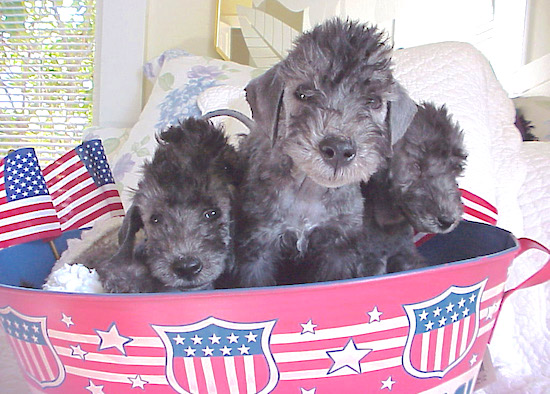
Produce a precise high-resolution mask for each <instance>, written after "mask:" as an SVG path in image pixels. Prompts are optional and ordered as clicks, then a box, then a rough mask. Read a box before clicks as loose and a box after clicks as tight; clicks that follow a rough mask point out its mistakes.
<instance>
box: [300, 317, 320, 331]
mask: <svg viewBox="0 0 550 394" xmlns="http://www.w3.org/2000/svg"><path fill="white" fill-rule="evenodd" d="M300 325H301V326H302V334H306V333H311V334H315V327H317V324H313V321H312V320H311V319H309V320H308V322H307V323H300Z"/></svg>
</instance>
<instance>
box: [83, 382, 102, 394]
mask: <svg viewBox="0 0 550 394" xmlns="http://www.w3.org/2000/svg"><path fill="white" fill-rule="evenodd" d="M88 383H89V384H88V387H84V388H85V389H86V390H88V391H89V392H90V393H92V394H105V393H104V392H103V385H101V386H96V385H95V384H94V382H92V380H91V379H88Z"/></svg>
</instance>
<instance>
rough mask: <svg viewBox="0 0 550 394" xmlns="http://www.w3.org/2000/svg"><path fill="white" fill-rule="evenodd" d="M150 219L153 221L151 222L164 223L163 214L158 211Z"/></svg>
mask: <svg viewBox="0 0 550 394" xmlns="http://www.w3.org/2000/svg"><path fill="white" fill-rule="evenodd" d="M149 221H150V222H151V224H159V223H162V215H160V214H158V213H155V214H153V215H151V218H150V219H149Z"/></svg>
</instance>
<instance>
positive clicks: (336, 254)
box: [234, 19, 416, 287]
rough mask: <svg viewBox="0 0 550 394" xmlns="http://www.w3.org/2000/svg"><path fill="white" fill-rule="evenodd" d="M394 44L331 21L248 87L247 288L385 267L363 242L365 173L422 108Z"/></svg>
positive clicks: (240, 241)
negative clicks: (396, 68)
mask: <svg viewBox="0 0 550 394" xmlns="http://www.w3.org/2000/svg"><path fill="white" fill-rule="evenodd" d="M391 52H392V49H391V46H390V45H389V44H387V42H386V41H385V38H384V35H383V33H382V32H380V31H379V30H377V29H376V28H374V27H369V26H367V25H364V24H359V23H356V22H350V21H346V22H344V21H341V20H339V19H334V20H330V21H328V22H326V23H324V24H322V25H320V26H318V27H316V28H314V29H313V30H312V31H310V32H308V33H305V34H303V35H302V36H301V37H300V38H298V40H297V41H296V44H295V47H294V48H293V49H292V51H291V52H290V53H289V55H288V57H287V58H286V59H285V60H283V61H282V62H280V63H279V64H277V65H275V66H274V67H273V68H272V69H270V70H268V71H267V72H266V73H265V74H263V75H262V76H260V77H258V78H256V79H254V80H252V81H251V82H250V83H249V84H248V85H247V87H246V89H245V90H246V97H247V100H248V102H249V104H250V106H251V109H252V116H253V119H254V121H255V122H256V126H255V127H253V129H252V130H251V132H250V134H249V135H248V136H247V137H246V138H244V139H243V141H242V142H241V145H240V147H239V154H240V156H241V157H242V158H244V159H245V161H246V164H245V165H246V168H245V174H244V179H243V184H242V185H241V187H240V188H239V196H238V198H237V199H236V205H235V214H236V229H235V256H236V269H235V270H234V277H235V279H236V280H237V281H238V283H239V285H240V286H245V287H246V286H266V285H275V284H285V283H300V282H316V281H323V280H334V279H343V278H352V277H359V276H368V275H376V274H381V273H384V272H385V266H384V264H383V262H380V261H379V260H371V259H369V258H368V257H366V255H365V253H364V252H363V250H362V248H363V246H362V245H363V243H364V239H365V234H364V226H363V199H362V197H361V190H360V182H361V181H362V180H363V181H368V179H369V178H370V177H371V176H372V175H373V174H375V173H376V172H377V171H379V170H380V169H381V168H382V167H383V166H384V165H385V163H387V159H388V157H389V156H390V154H391V151H392V144H395V143H396V142H397V141H398V140H399V139H400V138H401V136H402V135H403V134H404V133H405V131H406V130H407V127H408V125H409V123H410V122H411V120H412V118H413V117H414V113H415V111H416V104H415V103H414V102H413V101H412V100H411V99H410V98H409V97H408V95H407V94H406V93H405V91H404V90H403V89H402V88H401V86H400V85H399V84H398V83H397V82H396V81H395V79H394V78H393V75H392V71H391V68H390V63H391ZM312 257H314V261H313V262H312V260H313V258H312ZM312 264H313V266H311V265H312Z"/></svg>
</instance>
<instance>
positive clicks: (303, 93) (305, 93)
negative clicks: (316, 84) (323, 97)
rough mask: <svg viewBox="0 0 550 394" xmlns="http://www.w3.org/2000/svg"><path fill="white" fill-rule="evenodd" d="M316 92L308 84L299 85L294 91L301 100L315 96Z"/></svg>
mask: <svg viewBox="0 0 550 394" xmlns="http://www.w3.org/2000/svg"><path fill="white" fill-rule="evenodd" d="M314 95H315V92H314V91H313V90H312V89H311V88H309V87H307V86H303V85H302V86H298V88H297V89H296V91H295V92H294V96H295V97H296V98H297V99H298V100H300V101H307V100H310V99H311V98H313V96H314Z"/></svg>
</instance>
